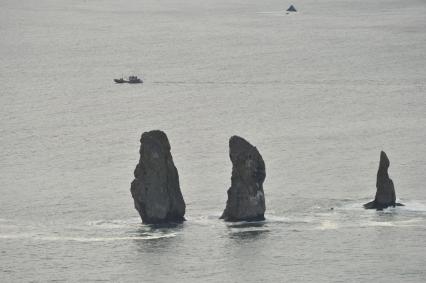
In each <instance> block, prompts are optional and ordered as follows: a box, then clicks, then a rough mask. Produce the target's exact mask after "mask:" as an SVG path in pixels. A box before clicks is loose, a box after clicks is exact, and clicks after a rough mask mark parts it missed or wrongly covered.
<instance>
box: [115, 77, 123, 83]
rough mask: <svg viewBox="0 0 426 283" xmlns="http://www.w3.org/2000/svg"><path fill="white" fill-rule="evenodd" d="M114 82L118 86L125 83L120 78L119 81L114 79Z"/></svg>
mask: <svg viewBox="0 0 426 283" xmlns="http://www.w3.org/2000/svg"><path fill="white" fill-rule="evenodd" d="M114 82H116V83H118V84H122V83H125V82H126V81H125V80H124V79H123V78H121V79H114Z"/></svg>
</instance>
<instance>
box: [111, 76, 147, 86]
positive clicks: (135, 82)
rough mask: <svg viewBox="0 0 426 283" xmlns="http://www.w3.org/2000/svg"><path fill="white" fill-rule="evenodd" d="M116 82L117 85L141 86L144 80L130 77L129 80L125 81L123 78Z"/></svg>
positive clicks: (115, 80)
mask: <svg viewBox="0 0 426 283" xmlns="http://www.w3.org/2000/svg"><path fill="white" fill-rule="evenodd" d="M114 82H116V83H117V84H122V83H128V84H141V83H143V81H142V79H140V78H138V76H129V79H128V80H125V79H123V78H120V79H114Z"/></svg>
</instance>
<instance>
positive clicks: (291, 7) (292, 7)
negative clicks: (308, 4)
mask: <svg viewBox="0 0 426 283" xmlns="http://www.w3.org/2000/svg"><path fill="white" fill-rule="evenodd" d="M287 12H297V10H296V8H294V6H293V5H290V7H288V9H287Z"/></svg>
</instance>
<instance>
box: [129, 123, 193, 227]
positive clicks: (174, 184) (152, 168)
mask: <svg viewBox="0 0 426 283" xmlns="http://www.w3.org/2000/svg"><path fill="white" fill-rule="evenodd" d="M140 142H141V146H140V150H139V153H140V159H139V163H138V164H137V165H136V168H135V171H134V175H135V179H134V180H133V182H132V184H131V189H130V191H131V193H132V197H133V200H134V204H135V208H136V210H137V211H138V212H139V215H140V216H141V218H142V222H144V223H147V224H159V223H169V222H182V221H184V220H185V218H184V215H185V201H184V199H183V196H182V192H181V190H180V186H179V175H178V171H177V169H176V167H175V165H174V163H173V158H172V155H171V152H170V143H169V140H168V139H167V136H166V134H165V133H164V132H162V131H159V130H154V131H150V132H145V133H143V134H142V137H141V139H140Z"/></svg>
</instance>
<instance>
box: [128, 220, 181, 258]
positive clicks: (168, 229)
mask: <svg viewBox="0 0 426 283" xmlns="http://www.w3.org/2000/svg"><path fill="white" fill-rule="evenodd" d="M183 228H184V224H183V223H179V224H178V223H168V224H150V225H145V224H141V226H140V227H139V228H138V229H137V230H136V231H133V232H131V233H133V234H134V235H135V234H136V235H138V236H139V237H142V238H144V239H143V240H141V239H140V238H135V239H134V241H133V242H134V243H135V245H136V246H137V249H138V251H139V252H141V253H144V252H148V253H163V252H170V250H171V249H173V247H174V245H173V243H176V236H177V234H178V233H180V232H181V231H182V230H183Z"/></svg>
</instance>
